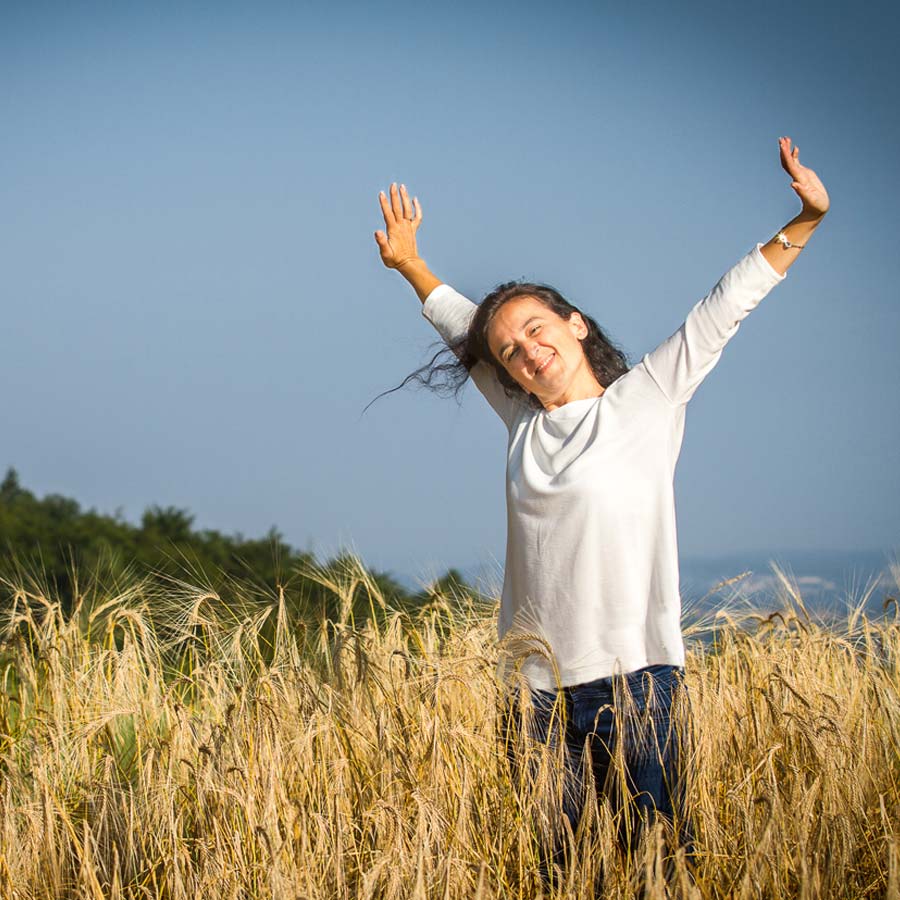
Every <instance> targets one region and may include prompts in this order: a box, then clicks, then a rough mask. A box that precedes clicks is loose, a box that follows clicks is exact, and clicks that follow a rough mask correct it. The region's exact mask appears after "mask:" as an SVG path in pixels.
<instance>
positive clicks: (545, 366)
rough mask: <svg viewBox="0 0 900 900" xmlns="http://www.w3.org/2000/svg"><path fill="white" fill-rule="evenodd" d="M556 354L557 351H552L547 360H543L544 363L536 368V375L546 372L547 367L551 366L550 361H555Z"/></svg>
mask: <svg viewBox="0 0 900 900" xmlns="http://www.w3.org/2000/svg"><path fill="white" fill-rule="evenodd" d="M554 356H556V354H555V353H551V354H550V355H549V356H548V357H547V358H546V359H545V360H544V361H543V362H542V363H541V364H540V365H539V366H538V367H537V368H536V369H535V370H534V374H535V375H543V373H544V371H545V369H546V368H547V366H549V365H550V363H551V362H553V357H554Z"/></svg>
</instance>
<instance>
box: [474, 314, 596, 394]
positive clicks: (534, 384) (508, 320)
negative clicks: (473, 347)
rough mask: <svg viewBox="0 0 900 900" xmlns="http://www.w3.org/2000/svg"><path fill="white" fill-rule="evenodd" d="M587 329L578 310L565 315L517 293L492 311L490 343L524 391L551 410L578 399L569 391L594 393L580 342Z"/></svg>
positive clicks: (498, 357) (592, 375)
mask: <svg viewBox="0 0 900 900" xmlns="http://www.w3.org/2000/svg"><path fill="white" fill-rule="evenodd" d="M587 333H588V329H587V325H586V324H585V321H584V319H583V318H582V317H581V316H580V315H579V314H578V313H577V312H573V313H572V315H571V316H570V317H569V319H568V320H567V319H563V318H561V317H560V316H558V315H557V314H556V313H555V312H554V311H553V310H552V309H550V308H549V307H547V306H545V305H544V304H543V303H541V301H540V300H538V299H537V298H536V297H516V298H514V299H513V300H508V301H507V302H506V303H504V304H503V306H501V307H500V309H498V310H497V312H496V313H495V314H494V318H493V319H492V321H491V324H490V326H489V327H488V346H489V347H490V349H491V353H493V354H494V357H495V358H496V359H497V360H499V361H500V364H501V365H502V366H503V368H504V369H506V371H507V372H508V373H509V374H510V376H511V377H512V378H513V379H514V380H515V382H516V383H517V384H518V385H519V386H520V387H521V388H522V390H524V391H525V392H526V393H529V394H534V395H535V396H536V397H537V398H538V400H540V401H541V403H542V404H543V405H544V406H545V407H546V408H548V409H553V408H555V407H557V406H561V405H562V404H563V403H567V402H568V401H569V400H573V399H579V398H578V397H576V396H572V394H573V392H576V393H577V392H579V391H582V392H583V391H584V390H585V389H586V390H588V391H589V392H592V393H587V394H585V396H596V388H597V387H599V385H598V384H597V382H596V379H595V378H594V373H593V370H592V369H591V367H590V365H589V363H588V361H587V358H586V357H585V355H584V349H583V348H582V346H581V340H582V338H585V337H587ZM600 390H601V392H602V388H601V389H600Z"/></svg>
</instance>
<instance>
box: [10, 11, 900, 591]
mask: <svg viewBox="0 0 900 900" xmlns="http://www.w3.org/2000/svg"><path fill="white" fill-rule="evenodd" d="M897 36H898V21H897V14H896V12H895V11H894V10H893V9H892V8H891V7H890V6H889V5H888V4H868V5H866V6H865V7H860V8H859V9H857V10H855V11H854V12H853V13H852V14H851V13H850V11H849V9H847V10H846V11H845V9H843V8H840V7H835V6H831V5H828V6H825V7H822V6H820V5H817V4H816V5H814V4H811V3H799V4H797V3H792V4H790V5H786V4H784V3H761V4H754V5H753V6H752V7H751V6H748V5H746V4H740V5H738V4H728V3H725V4H722V3H717V4H713V3H709V4H707V3H690V2H688V3H685V4H635V5H625V4H603V3H563V4H554V5H545V4H535V5H531V4H521V3H518V4H511V3H510V4H491V5H488V6H481V5H476V4H462V5H455V6H453V7H452V8H450V7H449V6H441V7H438V6H437V5H431V4H422V3H416V4H411V3H409V4H407V3H392V4H390V5H384V6H379V5H373V4H363V3H340V2H339V3H336V4H334V5H332V6H329V7H324V6H313V5H307V4H302V3H301V4H266V3H260V4H254V5H250V4H228V3H219V4H215V5H212V4H209V5H201V4H179V5H175V4H164V5H161V6H154V7H150V5H148V4H131V5H129V4H117V5H116V6H115V7H114V8H111V7H108V6H105V5H101V4H97V5H91V4H77V3H76V4H65V5H62V4H60V5H54V4H40V3H37V4H28V5H23V6H22V7H21V8H19V9H13V8H12V7H11V5H9V4H4V5H3V7H2V12H0V115H2V122H3V141H2V145H0V146H2V149H0V160H2V166H0V198H2V199H0V246H2V253H3V260H4V261H3V265H2V266H0V298H2V299H0V302H2V303H3V310H4V333H5V342H4V353H3V354H2V356H0V384H2V385H4V387H5V388H6V389H5V390H4V397H5V410H4V428H3V453H2V454H0V464H3V465H13V466H15V467H16V468H17V469H18V470H19V472H20V475H21V477H22V480H23V483H24V484H25V485H27V486H28V487H30V488H31V489H33V490H35V491H36V492H38V493H40V494H43V493H46V492H59V493H63V494H66V495H70V496H75V497H77V498H78V499H79V500H80V501H81V502H82V503H84V504H85V505H87V506H94V507H97V508H98V509H100V510H103V511H108V512H112V511H114V510H116V509H121V510H122V512H123V514H124V515H125V516H126V517H128V518H131V519H137V518H138V517H139V516H140V513H141V512H142V510H143V509H144V508H145V507H146V506H147V505H149V504H152V503H158V504H163V505H168V504H173V505H177V506H185V507H188V508H190V509H191V510H192V511H193V512H194V513H195V515H196V523H197V525H198V526H200V527H214V528H219V529H222V530H224V531H227V532H237V531H239V532H242V533H244V534H246V535H257V534H261V533H262V532H264V531H265V530H267V529H268V528H269V527H270V526H272V525H277V526H278V527H279V528H280V529H281V530H282V532H283V533H284V534H285V536H286V538H287V539H288V540H289V541H290V542H291V543H293V544H295V545H296V546H299V547H303V548H309V549H313V550H315V551H316V552H317V553H319V554H320V555H322V556H328V555H330V554H332V553H334V552H336V551H337V550H338V549H339V548H341V547H346V548H351V549H354V550H356V551H357V552H359V553H360V554H361V555H362V556H363V558H364V559H365V560H366V561H367V562H369V563H370V564H371V565H374V566H377V567H379V568H386V569H392V570H394V571H397V572H402V573H406V574H409V575H413V576H416V575H419V574H422V575H426V576H427V575H428V574H429V573H431V572H433V571H436V570H442V569H443V568H445V567H446V566H449V565H462V566H467V565H471V564H474V563H478V562H482V563H484V562H487V561H490V560H492V559H502V557H503V550H504V529H505V512H504V484H503V475H504V450H505V435H504V431H503V428H502V426H501V424H500V423H499V420H495V417H494V415H493V413H492V412H491V411H490V410H489V408H488V407H487V406H486V404H484V403H483V401H481V399H480V397H479V396H478V395H477V393H476V392H475V391H474V389H473V388H467V390H466V393H465V397H464V400H463V403H462V406H461V407H458V406H456V405H455V404H454V403H453V402H452V401H448V400H442V399H439V398H437V397H435V396H432V395H429V394H426V393H421V392H419V393H417V392H410V391H406V392H399V393H396V394H392V395H391V396H390V397H387V398H384V399H381V400H379V401H378V402H377V403H376V404H375V405H374V406H372V408H371V409H370V410H369V411H368V412H367V413H366V414H365V415H361V413H362V410H363V407H365V405H366V404H367V403H368V402H369V400H371V399H372V397H374V396H375V395H376V394H377V393H379V392H380V391H382V390H384V389H386V388H389V387H391V386H393V385H395V384H396V383H398V382H399V381H400V380H401V379H402V378H403V377H404V376H405V375H406V374H407V373H408V372H409V371H411V370H412V369H414V368H416V367H417V366H418V365H419V364H420V363H421V362H422V361H423V359H424V358H425V357H426V354H427V351H428V348H429V344H430V343H431V341H433V340H434V339H435V335H434V333H433V332H432V331H431V329H430V326H429V325H428V323H427V322H426V321H425V320H424V319H423V318H422V316H421V315H420V312H419V310H420V307H419V303H418V301H417V300H416V298H415V296H414V295H413V294H412V292H411V291H410V290H409V288H407V287H406V285H405V284H404V283H403V282H402V280H401V279H400V278H399V277H398V276H396V275H395V273H391V272H388V271H386V270H384V269H383V268H382V266H381V264H380V261H379V259H378V254H377V250H376V247H375V244H374V241H373V239H372V232H373V231H374V230H375V229H376V228H378V227H379V226H380V217H379V214H378V207H377V202H376V196H377V192H378V190H380V189H381V188H384V187H387V185H388V184H389V183H390V182H391V181H392V180H403V181H405V182H406V184H407V185H409V186H410V188H411V189H412V190H413V191H414V192H415V193H416V194H418V196H419V197H420V198H421V200H422V203H423V207H424V212H425V221H424V223H423V225H422V228H421V231H420V249H421V251H422V254H423V256H424V257H425V258H426V259H427V261H428V262H429V263H430V265H431V266H432V268H433V269H434V270H435V271H436V273H437V274H438V275H439V276H440V277H441V278H443V279H445V280H447V281H448V282H450V283H451V284H453V285H454V286H455V287H457V288H458V289H460V290H462V291H463V292H465V293H468V294H469V295H471V296H472V297H473V298H474V299H477V298H479V297H480V296H481V295H483V294H484V293H486V292H487V291H488V290H490V289H491V288H492V287H493V286H494V285H495V284H497V283H499V282H501V281H505V280H508V279H510V278H514V277H527V278H531V279H536V280H541V281H545V282H549V283H550V284H553V285H555V286H556V287H558V288H559V289H560V290H562V291H563V293H564V294H566V295H567V296H569V297H570V299H572V300H573V302H575V303H576V304H577V305H579V306H581V307H583V308H584V309H585V310H586V311H587V312H589V313H591V314H592V315H593V316H594V317H595V318H597V319H598V321H599V322H600V323H601V324H602V325H604V327H606V328H607V329H608V331H609V332H611V334H612V335H613V336H614V337H615V338H616V339H617V340H618V341H619V342H620V343H621V344H622V345H623V346H624V347H625V348H626V349H627V350H628V351H629V354H630V357H631V359H632V360H637V359H639V358H640V356H641V355H642V354H643V353H644V352H646V351H647V350H649V349H652V347H653V346H655V344H656V343H658V342H659V341H661V340H662V339H664V338H665V337H666V336H668V335H669V334H670V333H671V332H672V331H674V330H675V329H676V328H677V327H678V326H679V324H680V323H681V321H682V320H683V318H684V316H685V315H686V313H687V312H688V310H689V309H690V308H691V306H692V305H693V303H694V302H696V300H698V299H699V298H700V297H701V296H703V294H705V293H706V292H707V291H708V290H709V288H710V287H711V286H712V285H713V284H714V282H715V281H716V280H717V278H718V277H719V276H720V275H721V274H722V272H724V271H725V270H726V269H727V268H728V267H729V266H730V265H731V264H732V263H733V262H734V261H736V260H737V259H738V258H739V257H740V256H741V255H742V254H743V253H745V252H746V251H747V250H748V249H749V248H750V247H751V246H752V245H753V244H754V243H755V242H756V241H764V240H767V239H768V237H770V236H771V234H772V233H774V231H776V230H777V229H778V227H780V226H781V225H782V224H783V223H785V222H786V221H788V220H789V219H790V218H791V217H792V216H793V215H794V214H795V212H796V211H797V201H796V198H795V196H794V194H793V193H792V192H791V191H790V189H789V187H788V181H787V178H786V177H785V176H784V173H783V172H782V171H781V169H780V168H779V166H778V159H777V146H776V139H777V138H778V136H779V135H781V134H789V135H791V136H792V137H793V138H794V139H795V140H796V142H797V144H798V145H799V146H800V149H801V160H802V161H803V162H805V163H806V164H808V165H811V166H812V167H813V168H815V169H816V170H817V171H818V172H819V174H820V175H821V176H822V178H823V180H824V181H825V183H826V185H827V186H828V188H829V191H830V193H831V196H832V203H833V209H832V213H831V214H830V216H829V218H828V219H827V220H826V222H825V223H824V224H823V226H822V227H821V228H820V229H819V232H818V233H817V234H816V236H815V238H814V241H813V242H812V243H811V246H810V247H809V249H808V250H806V251H804V254H803V257H802V258H801V260H800V261H799V262H798V263H797V264H796V265H795V266H794V268H793V269H792V270H791V272H790V273H789V275H788V278H787V280H786V281H785V282H784V283H783V284H782V285H780V286H779V287H778V288H777V289H776V290H775V291H774V292H773V293H772V294H770V296H769V297H768V298H766V300H764V301H763V304H762V305H761V306H760V307H759V308H758V309H757V310H756V311H754V313H753V314H752V315H751V316H750V317H749V318H748V319H747V320H746V321H745V322H744V324H743V325H742V326H741V329H740V332H739V334H738V335H737V336H736V337H735V339H734V340H733V341H732V342H731V344H730V345H729V346H728V348H727V349H726V351H725V354H724V355H723V358H722V360H721V362H720V363H719V366H718V367H717V369H716V370H715V371H714V372H713V373H712V374H711V375H710V377H709V378H708V379H707V381H706V382H705V383H704V385H703V386H702V387H701V389H700V390H699V391H698V393H697V395H696V397H695V398H694V400H693V401H692V402H691V406H690V407H689V409H688V415H687V426H686V434H685V441H684V446H683V451H682V456H681V460H680V463H679V468H678V475H677V480H676V490H677V503H678V515H679V533H680V540H681V548H682V552H683V553H685V554H690V555H716V554H726V553H729V554H730V553H740V552H742V551H744V550H746V551H748V552H749V551H751V550H752V551H760V550H763V551H772V552H782V551H785V550H787V549H790V548H796V549H806V550H820V549H828V548H836V549H842V550H854V549H869V550H878V551H885V552H891V551H896V550H897V549H900V504H898V502H897V501H898V497H900V466H898V464H897V458H898V453H897V447H898V446H900V425H898V417H897V413H896V409H897V399H896V394H897V389H898V387H900V353H898V336H900V302H898V290H897V284H898V281H900V254H898V253H897V250H896V236H897V233H898V229H897V224H898V223H897V213H896V197H897V196H898V181H900V178H898V175H900V170H898V164H897V160H898V159H900V125H898V115H897V109H898V108H900V96H898V95H900V64H898V61H897V60H898V57H897V54H896V40H897Z"/></svg>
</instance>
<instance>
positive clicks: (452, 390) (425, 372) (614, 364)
mask: <svg viewBox="0 0 900 900" xmlns="http://www.w3.org/2000/svg"><path fill="white" fill-rule="evenodd" d="M517 297H534V298H535V299H536V300H538V301H540V302H541V303H542V304H543V305H544V306H546V307H547V308H548V309H550V310H552V311H553V312H555V313H556V314H557V315H558V316H559V317H560V318H561V319H565V320H566V321H568V320H569V318H570V316H571V315H572V313H574V312H577V313H578V314H579V315H580V316H581V318H582V319H584V322H585V324H586V325H587V328H588V333H587V336H586V337H584V338H582V339H581V346H582V348H583V349H584V355H585V357H586V358H587V361H588V364H589V365H590V367H591V370H592V371H593V373H594V377H595V378H596V379H597V381H598V382H599V383H600V386H601V387H603V388H608V387H609V386H610V385H611V384H612V383H613V382H614V381H615V380H616V379H617V378H619V377H620V376H622V375H624V374H625V373H626V372H627V371H628V361H627V359H626V357H625V354H624V352H623V351H622V350H621V349H619V348H618V347H617V346H616V345H615V344H614V343H613V342H612V341H611V340H610V339H609V337H608V336H607V335H606V333H605V332H604V331H603V329H602V328H601V327H600V326H599V325H598V324H597V323H596V322H595V321H594V320H593V319H592V318H591V317H590V316H588V315H585V314H584V313H583V312H582V311H581V310H580V309H578V307H577V306H573V305H572V304H571V303H569V301H568V300H566V298H565V297H563V295H562V294H560V293H559V291H557V290H556V289H555V288H552V287H550V286H549V285H546V284H535V283H533V282H530V281H508V282H506V283H505V284H501V285H500V286H499V287H497V288H494V290H492V291H491V292H490V293H489V294H488V295H487V296H486V297H485V298H484V299H483V300H482V301H481V303H479V304H478V307H477V309H476V311H475V315H474V316H473V317H472V321H471V323H470V324H469V330H468V331H467V332H466V334H465V335H464V336H463V337H462V338H460V339H459V340H458V341H455V342H454V343H452V344H449V345H445V346H444V347H442V348H441V349H440V350H439V351H438V352H437V353H435V355H434V356H433V357H432V358H431V359H430V360H429V361H428V362H427V363H425V365H423V366H421V367H420V368H418V369H416V371H415V372H412V373H411V374H409V375H407V376H406V378H404V379H403V381H402V382H401V383H400V384H398V385H397V387H395V388H391V389H390V390H388V391H384V393H382V394H379V395H378V397H376V398H375V400H377V399H378V398H379V397H383V396H384V395H385V394H391V393H393V392H394V391H398V390H400V388H403V387H406V386H407V385H408V384H419V385H422V386H423V387H426V388H428V389H429V390H432V391H435V392H436V393H438V394H441V395H444V396H453V397H456V398H458V397H459V393H460V391H461V390H462V388H463V386H464V385H465V383H466V381H467V380H468V378H469V374H470V372H471V371H472V369H473V368H474V367H475V366H476V365H477V364H478V363H479V362H484V363H487V364H488V365H489V366H492V367H493V369H494V372H495V373H496V375H497V378H498V380H499V381H500V384H502V385H503V388H504V390H505V391H506V393H507V395H508V396H510V397H515V398H517V399H519V400H522V401H523V402H525V403H528V404H530V405H531V406H533V407H534V408H536V409H543V408H544V405H543V404H542V403H541V401H540V400H538V398H537V397H536V396H535V395H534V394H529V393H526V391H524V390H523V389H522V388H521V387H520V386H519V384H518V383H517V382H516V381H515V380H514V379H513V378H512V377H511V376H510V374H509V373H508V372H507V371H506V369H505V368H504V367H503V364H502V363H501V362H500V361H499V360H498V359H497V358H496V357H495V356H494V354H493V353H492V352H491V348H490V347H489V345H488V332H489V331H490V327H491V322H493V320H494V316H495V315H496V314H497V311H498V310H499V309H500V307H501V306H503V304H504V303H508V302H509V301H510V300H515V299H516V298H517ZM375 400H373V401H372V403H374V402H375ZM371 405H372V404H371V403H370V404H369V406H371ZM368 408H369V407H368V406H367V407H366V409H368Z"/></svg>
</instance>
